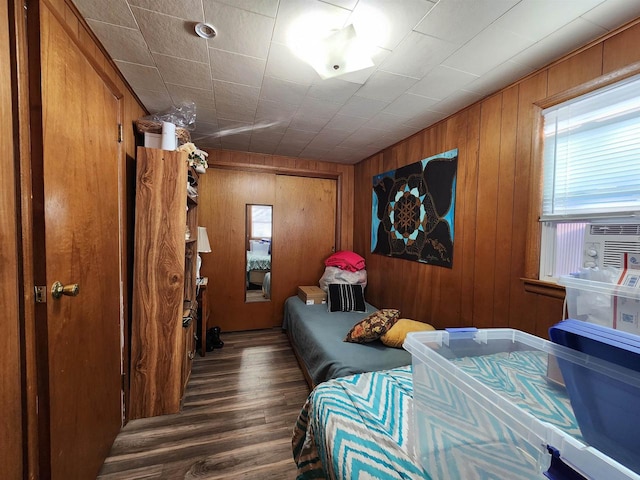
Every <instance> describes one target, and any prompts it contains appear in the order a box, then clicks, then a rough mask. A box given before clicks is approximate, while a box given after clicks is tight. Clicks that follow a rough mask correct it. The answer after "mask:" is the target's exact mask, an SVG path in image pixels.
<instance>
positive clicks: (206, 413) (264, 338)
mask: <svg viewBox="0 0 640 480" xmlns="http://www.w3.org/2000/svg"><path fill="white" fill-rule="evenodd" d="M221 338H222V340H223V341H224V347H223V348H222V349H219V350H214V351H213V352H207V355H206V357H205V358H202V357H200V355H197V356H196V358H195V359H194V363H193V369H192V373H191V379H190V380H189V384H188V386H187V391H186V394H185V401H184V407H183V409H182V411H181V412H180V413H178V414H175V415H164V416H160V417H152V418H145V419H140V420H132V421H130V422H129V423H128V424H127V425H126V426H125V427H124V428H123V429H122V431H121V432H120V434H119V435H118V437H117V438H116V441H115V443H114V445H113V447H112V449H111V453H110V456H109V457H108V458H107V460H106V461H105V463H104V465H103V467H102V470H101V471H100V476H99V477H98V478H99V479H101V480H116V479H118V480H124V479H126V480H132V479H194V480H195V479H225V480H232V479H256V480H258V479H259V480H265V479H278V480H287V479H294V478H295V476H296V466H295V463H294V462H293V457H292V453H291V434H292V432H293V426H294V424H295V421H296V419H297V417H298V414H299V413H300V410H301V408H302V406H303V405H304V402H305V399H306V397H307V395H308V394H309V389H308V387H307V384H306V382H305V380H304V377H303V375H302V371H301V370H300V368H299V367H298V364H297V362H296V359H295V357H294V354H293V351H292V350H291V347H290V345H289V341H288V340H287V336H286V335H285V334H284V333H283V332H282V331H281V330H280V329H279V328H276V329H272V330H261V331H250V332H237V333H223V334H222V335H221Z"/></svg>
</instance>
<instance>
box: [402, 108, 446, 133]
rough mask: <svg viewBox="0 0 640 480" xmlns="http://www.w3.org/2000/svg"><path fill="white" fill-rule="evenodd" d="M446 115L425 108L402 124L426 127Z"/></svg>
mask: <svg viewBox="0 0 640 480" xmlns="http://www.w3.org/2000/svg"><path fill="white" fill-rule="evenodd" d="M447 116H448V115H447V114H446V113H442V112H435V111H432V110H426V111H424V112H422V113H420V114H419V115H416V116H415V117H413V118H410V119H409V120H407V121H405V122H404V124H403V125H408V126H410V127H417V128H420V129H423V128H427V127H429V126H431V125H433V124H434V123H436V122H438V121H440V120H442V119H443V118H446V117H447Z"/></svg>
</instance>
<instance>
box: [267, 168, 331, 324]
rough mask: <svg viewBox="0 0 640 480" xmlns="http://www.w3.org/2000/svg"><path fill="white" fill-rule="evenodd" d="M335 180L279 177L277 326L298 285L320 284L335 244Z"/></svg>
mask: <svg viewBox="0 0 640 480" xmlns="http://www.w3.org/2000/svg"><path fill="white" fill-rule="evenodd" d="M336 190H337V188H336V181H335V180H333V179H326V178H311V177H294V176H287V175H278V176H277V178H276V207H275V208H274V212H273V236H274V239H275V240H274V242H273V259H272V264H273V277H274V279H275V280H274V282H273V284H272V287H271V288H272V298H273V301H274V310H273V311H274V322H273V323H274V325H281V324H282V313H283V308H284V301H285V300H286V299H287V298H288V297H290V296H291V295H296V294H297V291H298V286H299V285H318V281H319V280H320V277H321V276H322V274H323V273H324V260H325V259H326V258H327V257H328V256H329V255H331V253H332V252H333V251H335V245H336Z"/></svg>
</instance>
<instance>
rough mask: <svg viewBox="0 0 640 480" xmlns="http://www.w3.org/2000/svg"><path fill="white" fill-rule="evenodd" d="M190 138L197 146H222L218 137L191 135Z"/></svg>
mask: <svg viewBox="0 0 640 480" xmlns="http://www.w3.org/2000/svg"><path fill="white" fill-rule="evenodd" d="M191 140H192V141H193V142H194V143H195V144H196V145H197V146H198V148H222V143H221V142H220V139H219V138H218V137H199V138H195V137H192V138H191Z"/></svg>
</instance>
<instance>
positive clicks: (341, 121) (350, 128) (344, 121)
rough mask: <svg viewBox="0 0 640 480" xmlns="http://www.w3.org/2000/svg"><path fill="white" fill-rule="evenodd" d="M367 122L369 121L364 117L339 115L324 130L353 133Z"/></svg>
mask: <svg viewBox="0 0 640 480" xmlns="http://www.w3.org/2000/svg"><path fill="white" fill-rule="evenodd" d="M367 121H368V119H366V118H363V117H353V116H351V115H342V114H337V115H335V116H334V117H333V118H332V119H331V120H330V121H329V123H327V125H326V126H325V127H324V129H323V130H327V129H331V130H335V131H338V132H345V133H353V132H355V131H356V130H357V129H358V128H360V127H361V126H362V125H364V124H365V123H366V122H367Z"/></svg>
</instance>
